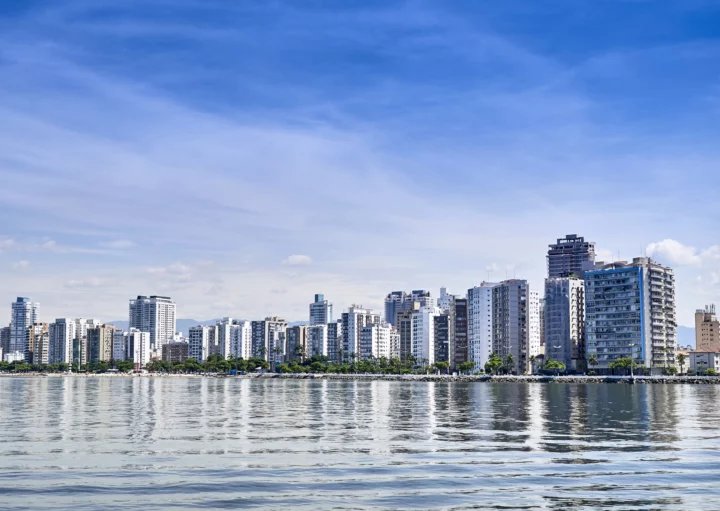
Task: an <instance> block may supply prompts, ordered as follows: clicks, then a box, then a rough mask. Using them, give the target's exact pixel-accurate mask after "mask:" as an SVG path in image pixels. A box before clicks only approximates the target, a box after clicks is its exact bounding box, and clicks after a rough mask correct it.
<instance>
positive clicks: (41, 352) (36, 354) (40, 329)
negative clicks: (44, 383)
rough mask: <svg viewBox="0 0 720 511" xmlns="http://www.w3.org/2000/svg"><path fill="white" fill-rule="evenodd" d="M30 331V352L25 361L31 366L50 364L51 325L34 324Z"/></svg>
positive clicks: (26, 354) (27, 353)
mask: <svg viewBox="0 0 720 511" xmlns="http://www.w3.org/2000/svg"><path fill="white" fill-rule="evenodd" d="M28 330H29V331H28V351H27V352H26V353H25V361H27V362H28V363H29V364H47V363H49V356H50V327H49V325H48V324H47V323H33V324H32V326H31V327H30V328H29V329H28Z"/></svg>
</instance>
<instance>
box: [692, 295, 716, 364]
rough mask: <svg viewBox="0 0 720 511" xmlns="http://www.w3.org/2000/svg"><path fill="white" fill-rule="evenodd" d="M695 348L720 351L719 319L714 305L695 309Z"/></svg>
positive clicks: (704, 350) (713, 351) (714, 351)
mask: <svg viewBox="0 0 720 511" xmlns="http://www.w3.org/2000/svg"><path fill="white" fill-rule="evenodd" d="M695 349H696V350H697V351H703V352H712V353H720V321H718V319H717V316H716V315H715V305H706V306H705V309H704V310H703V309H698V310H696V311H695Z"/></svg>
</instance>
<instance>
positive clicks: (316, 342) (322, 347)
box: [307, 325, 329, 357]
mask: <svg viewBox="0 0 720 511" xmlns="http://www.w3.org/2000/svg"><path fill="white" fill-rule="evenodd" d="M307 344H308V348H307V356H308V357H314V356H324V357H329V348H328V325H308V327H307Z"/></svg>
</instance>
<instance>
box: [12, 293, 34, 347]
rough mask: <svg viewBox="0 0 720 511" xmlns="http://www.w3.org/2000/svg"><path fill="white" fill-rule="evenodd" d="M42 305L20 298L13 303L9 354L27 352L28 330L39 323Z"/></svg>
mask: <svg viewBox="0 0 720 511" xmlns="http://www.w3.org/2000/svg"><path fill="white" fill-rule="evenodd" d="M39 309H40V304H39V303H36V302H32V301H30V298H22V297H18V299H17V300H16V301H14V302H13V303H12V307H11V317H10V343H9V346H8V352H16V351H17V352H20V353H23V356H25V353H26V352H27V345H28V333H29V330H28V328H29V327H30V326H32V324H33V323H37V322H38V310H39Z"/></svg>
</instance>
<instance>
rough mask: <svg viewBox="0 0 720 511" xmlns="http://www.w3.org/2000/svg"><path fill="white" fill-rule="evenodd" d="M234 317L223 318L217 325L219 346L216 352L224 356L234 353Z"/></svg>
mask: <svg viewBox="0 0 720 511" xmlns="http://www.w3.org/2000/svg"><path fill="white" fill-rule="evenodd" d="M232 328H233V320H232V318H223V319H222V320H221V321H219V322H218V324H217V325H216V329H217V330H216V332H217V347H216V353H217V354H219V355H222V356H223V358H228V356H229V355H230V354H231V353H232V338H231V337H232Z"/></svg>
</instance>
